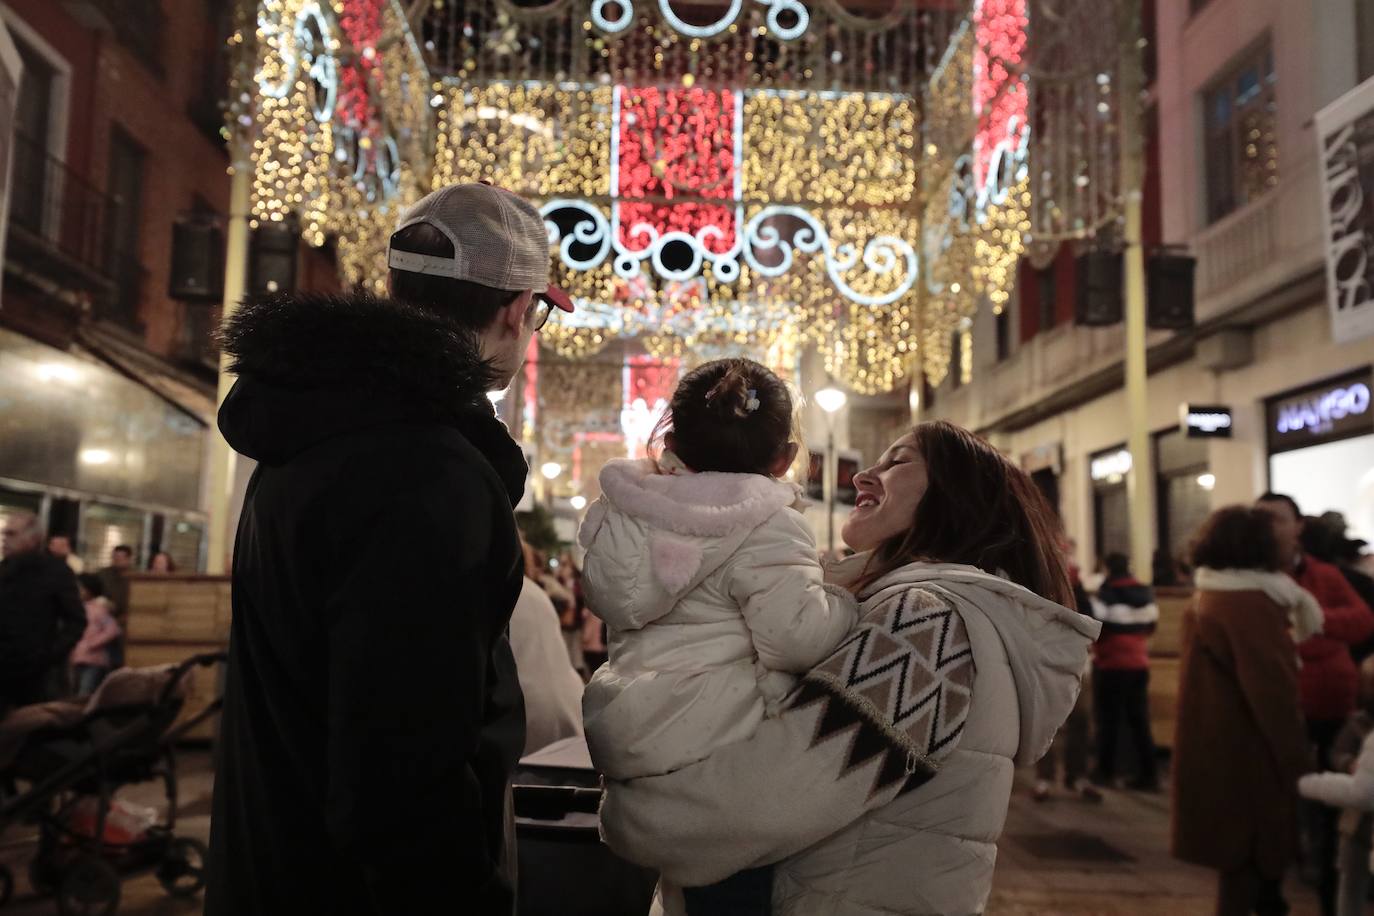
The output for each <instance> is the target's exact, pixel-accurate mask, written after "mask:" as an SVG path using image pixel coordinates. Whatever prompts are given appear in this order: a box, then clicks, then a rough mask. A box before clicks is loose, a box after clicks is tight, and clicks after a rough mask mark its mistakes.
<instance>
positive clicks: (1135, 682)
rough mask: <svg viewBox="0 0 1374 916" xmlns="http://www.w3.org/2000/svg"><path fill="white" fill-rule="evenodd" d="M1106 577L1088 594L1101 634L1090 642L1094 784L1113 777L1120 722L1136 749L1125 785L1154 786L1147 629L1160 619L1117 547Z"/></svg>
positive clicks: (1150, 597)
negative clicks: (1094, 714)
mask: <svg viewBox="0 0 1374 916" xmlns="http://www.w3.org/2000/svg"><path fill="white" fill-rule="evenodd" d="M1104 562H1105V563H1106V566H1107V579H1106V581H1104V582H1103V583H1102V587H1101V588H1099V589H1098V590H1097V596H1096V597H1095V598H1093V600H1092V610H1093V616H1094V617H1096V618H1097V619H1098V620H1100V621H1102V635H1101V636H1099V637H1098V639H1097V643H1096V644H1095V645H1094V646H1093V706H1094V708H1095V710H1096V712H1097V771H1096V773H1094V774H1093V779H1094V781H1095V782H1097V783H1098V784H1099V785H1112V784H1113V781H1114V780H1115V778H1116V743H1117V735H1118V731H1119V728H1120V726H1121V725H1122V724H1123V723H1124V724H1125V726H1126V734H1127V735H1128V736H1129V738H1130V742H1131V745H1132V747H1133V748H1134V750H1135V755H1136V767H1135V777H1134V778H1133V779H1132V780H1131V781H1130V782H1129V783H1128V784H1127V786H1126V787H1127V788H1128V789H1135V790H1137V791H1141V792H1156V791H1158V790H1159V775H1158V771H1157V767H1156V761H1155V743H1154V739H1153V738H1152V737H1151V735H1150V696H1149V691H1150V634H1152V633H1154V631H1155V627H1156V626H1157V625H1158V624H1159V607H1158V606H1157V605H1156V604H1155V595H1154V590H1153V589H1152V588H1150V586H1148V585H1145V584H1144V583H1142V582H1141V581H1140V580H1138V579H1137V578H1136V577H1135V576H1133V575H1132V574H1131V567H1130V560H1129V559H1128V558H1127V557H1126V556H1125V555H1124V554H1120V553H1111V554H1108V555H1107V557H1106V559H1105V560H1104Z"/></svg>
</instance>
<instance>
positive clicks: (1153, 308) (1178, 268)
mask: <svg viewBox="0 0 1374 916" xmlns="http://www.w3.org/2000/svg"><path fill="white" fill-rule="evenodd" d="M1196 269H1197V258H1193V257H1189V256H1187V255H1182V254H1167V253H1165V254H1153V255H1151V256H1150V260H1149V261H1148V263H1147V264H1146V268H1145V270H1146V274H1145V278H1146V280H1145V282H1146V289H1147V290H1148V296H1149V298H1148V302H1149V307H1148V309H1147V311H1146V317H1145V321H1146V323H1147V324H1149V326H1150V327H1152V328H1157V329H1160V330H1166V331H1182V330H1186V329H1188V328H1191V327H1192V326H1193V275H1194V273H1195V272H1196Z"/></svg>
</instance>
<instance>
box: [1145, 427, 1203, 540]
mask: <svg viewBox="0 0 1374 916" xmlns="http://www.w3.org/2000/svg"><path fill="white" fill-rule="evenodd" d="M1155 467H1156V468H1157V469H1158V476H1157V478H1156V485H1155V499H1156V507H1157V509H1158V516H1159V530H1158V532H1157V534H1156V538H1157V543H1158V544H1159V549H1160V551H1161V552H1162V553H1163V555H1165V556H1168V557H1169V558H1170V559H1171V560H1173V561H1174V562H1175V563H1178V562H1179V561H1180V560H1183V559H1185V557H1186V554H1187V551H1188V545H1189V544H1191V543H1192V540H1193V537H1194V535H1196V534H1197V531H1198V529H1199V528H1200V527H1202V523H1203V522H1204V521H1206V520H1207V516H1208V514H1210V513H1211V511H1212V488H1213V487H1214V486H1215V485H1216V478H1215V477H1214V476H1213V475H1212V474H1211V472H1210V471H1209V470H1208V459H1207V440H1206V439H1190V438H1188V437H1187V436H1185V435H1184V434H1183V433H1182V432H1180V431H1179V430H1176V429H1173V430H1169V431H1168V432H1165V433H1161V434H1160V435H1158V436H1156V437H1155Z"/></svg>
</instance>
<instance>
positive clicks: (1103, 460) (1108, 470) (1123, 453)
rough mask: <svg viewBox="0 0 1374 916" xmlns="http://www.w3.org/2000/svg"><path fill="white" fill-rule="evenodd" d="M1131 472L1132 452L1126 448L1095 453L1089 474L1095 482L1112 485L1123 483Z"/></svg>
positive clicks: (1089, 467)
mask: <svg viewBox="0 0 1374 916" xmlns="http://www.w3.org/2000/svg"><path fill="white" fill-rule="evenodd" d="M1129 473H1131V453H1130V452H1129V451H1127V450H1126V449H1124V448H1119V449H1115V450H1114V451H1110V452H1104V453H1102V454H1100V455H1094V456H1093V458H1092V460H1091V462H1089V464H1088V476H1089V477H1091V478H1092V479H1093V482H1094V483H1097V484H1102V485H1105V486H1110V485H1112V484H1118V483H1121V482H1122V481H1123V480H1125V479H1126V475H1127V474H1129Z"/></svg>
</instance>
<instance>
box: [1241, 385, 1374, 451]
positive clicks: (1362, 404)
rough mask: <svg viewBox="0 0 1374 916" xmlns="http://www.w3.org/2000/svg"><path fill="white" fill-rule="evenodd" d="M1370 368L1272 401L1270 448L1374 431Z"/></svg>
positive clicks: (1310, 443)
mask: <svg viewBox="0 0 1374 916" xmlns="http://www.w3.org/2000/svg"><path fill="white" fill-rule="evenodd" d="M1371 385H1374V374H1372V373H1371V372H1370V370H1369V369H1361V370H1360V371H1358V372H1354V373H1351V374H1350V375H1346V376H1342V377H1340V378H1336V379H1331V380H1329V381H1326V382H1322V383H1321V384H1318V385H1312V386H1310V387H1308V388H1304V389H1302V390H1300V391H1294V392H1292V393H1290V394H1286V395H1281V396H1279V397H1277V398H1273V399H1272V400H1270V401H1269V404H1268V408H1267V411H1266V414H1267V418H1268V425H1269V451H1270V452H1271V453H1274V452H1285V451H1290V450H1292V449H1295V448H1305V447H1306V446H1309V445H1319V444H1321V443H1323V442H1334V441H1335V440H1337V439H1347V438H1350V437H1353V436H1362V435H1367V434H1369V433H1374V406H1371V403H1370V394H1371V393H1370V387H1371Z"/></svg>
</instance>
